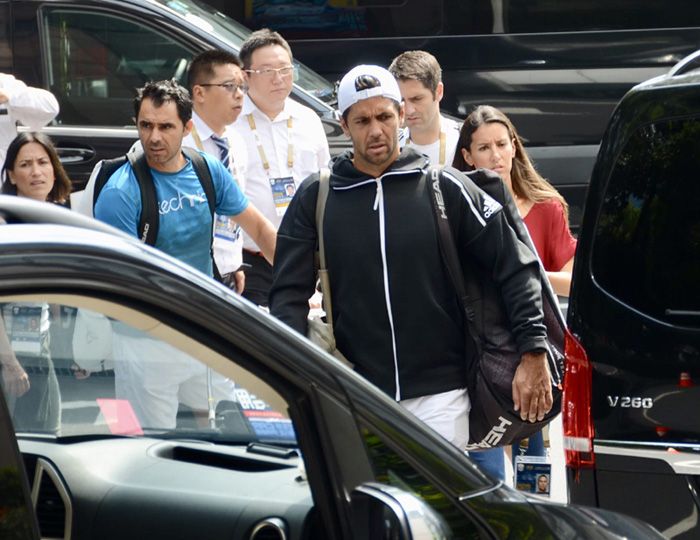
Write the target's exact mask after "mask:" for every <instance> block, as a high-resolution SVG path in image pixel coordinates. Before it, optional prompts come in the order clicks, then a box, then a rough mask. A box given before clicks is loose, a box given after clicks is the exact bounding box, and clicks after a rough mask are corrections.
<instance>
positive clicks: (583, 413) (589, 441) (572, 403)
mask: <svg viewBox="0 0 700 540" xmlns="http://www.w3.org/2000/svg"><path fill="white" fill-rule="evenodd" d="M564 353H565V356H566V370H565V375H564V393H563V396H562V415H563V417H562V420H563V424H564V451H565V454H566V466H567V467H571V468H573V469H582V468H592V467H594V466H595V456H594V455H593V421H592V419H591V364H590V362H589V361H588V357H587V356H586V351H585V350H584V349H583V347H582V346H581V344H580V343H579V342H578V340H577V339H576V338H575V337H574V336H573V335H572V334H571V333H570V332H569V331H568V330H567V332H566V342H565V351H564Z"/></svg>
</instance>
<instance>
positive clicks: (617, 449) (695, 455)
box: [593, 441, 700, 475]
mask: <svg viewBox="0 0 700 540" xmlns="http://www.w3.org/2000/svg"><path fill="white" fill-rule="evenodd" d="M669 450H672V451H669ZM593 453H594V454H602V455H610V456H624V457H638V458H644V459H655V460H660V461H663V462H665V463H666V464H668V465H669V467H671V469H673V472H674V473H676V474H697V475H700V444H687V443H679V444H674V443H670V444H669V443H662V442H658V443H632V442H630V441H596V443H595V444H594V445H593Z"/></svg>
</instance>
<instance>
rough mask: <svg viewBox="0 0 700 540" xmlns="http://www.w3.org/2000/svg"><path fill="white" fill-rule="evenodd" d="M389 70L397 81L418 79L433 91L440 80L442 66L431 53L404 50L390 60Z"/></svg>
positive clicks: (435, 90)
mask: <svg viewBox="0 0 700 540" xmlns="http://www.w3.org/2000/svg"><path fill="white" fill-rule="evenodd" d="M389 71H390V72H391V74H392V75H393V76H394V78H396V80H397V81H420V82H421V83H422V84H423V86H425V87H426V88H427V89H428V90H430V91H431V92H432V93H433V97H435V93H436V92H437V87H438V84H440V83H441V82H442V68H441V67H440V64H439V63H438V61H437V58H435V57H434V56H433V55H432V54H430V53H429V52H426V51H406V52H404V53H401V54H400V55H398V56H397V57H396V58H394V60H392V62H391V65H390V66H389Z"/></svg>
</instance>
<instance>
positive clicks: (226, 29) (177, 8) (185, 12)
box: [151, 0, 335, 106]
mask: <svg viewBox="0 0 700 540" xmlns="http://www.w3.org/2000/svg"><path fill="white" fill-rule="evenodd" d="M151 1H152V2H153V3H155V4H160V5H162V6H164V7H165V8H167V9H168V10H169V11H170V12H171V13H173V14H175V15H177V16H178V17H181V18H182V19H184V20H186V21H187V22H189V23H191V24H193V25H195V26H196V27H198V28H200V29H202V30H204V31H205V32H207V33H208V34H211V35H214V36H216V37H217V38H218V39H219V40H221V41H223V42H224V43H226V44H228V45H229V46H230V47H232V48H233V49H235V50H236V51H238V50H240V48H241V44H242V43H243V42H244V41H245V40H246V38H247V37H248V36H249V35H250V34H251V31H250V29H248V28H246V27H245V26H243V25H242V24H240V23H238V22H236V21H234V20H233V19H231V18H230V17H227V16H226V15H224V14H223V13H221V12H220V11H217V10H216V9H214V8H212V7H211V6H208V5H207V4H205V3H203V2H197V1H196V0H151ZM294 64H295V65H296V66H297V71H296V75H297V76H298V79H297V80H296V84H297V85H298V86H300V87H301V88H303V89H304V90H306V91H307V92H308V93H309V94H311V95H312V96H314V97H316V98H317V99H320V100H321V101H323V102H325V103H326V104H328V105H329V106H333V105H334V99H335V93H334V89H333V85H331V83H329V82H328V81H327V80H326V79H324V78H323V77H321V76H320V75H319V74H318V73H316V72H315V71H312V70H311V69H309V68H308V67H306V66H305V65H304V64H301V63H299V62H295V63H294Z"/></svg>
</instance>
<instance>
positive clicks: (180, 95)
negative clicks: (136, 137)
mask: <svg viewBox="0 0 700 540" xmlns="http://www.w3.org/2000/svg"><path fill="white" fill-rule="evenodd" d="M146 98H148V99H150V100H151V101H152V102H153V104H154V105H155V106H156V107H162V106H163V104H164V103H166V102H170V101H172V102H173V103H175V105H176V106H177V115H178V116H179V117H180V120H182V123H183V124H186V123H187V122H189V121H190V120H191V118H192V99H191V98H190V93H189V92H188V91H187V88H185V87H184V86H181V85H180V84H179V83H178V82H177V81H176V80H175V79H169V80H165V81H149V82H147V83H146V84H145V85H144V86H143V88H139V89H137V90H136V97H135V98H134V118H135V120H136V121H138V118H139V112H141V103H142V102H143V100H144V99H146Z"/></svg>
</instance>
